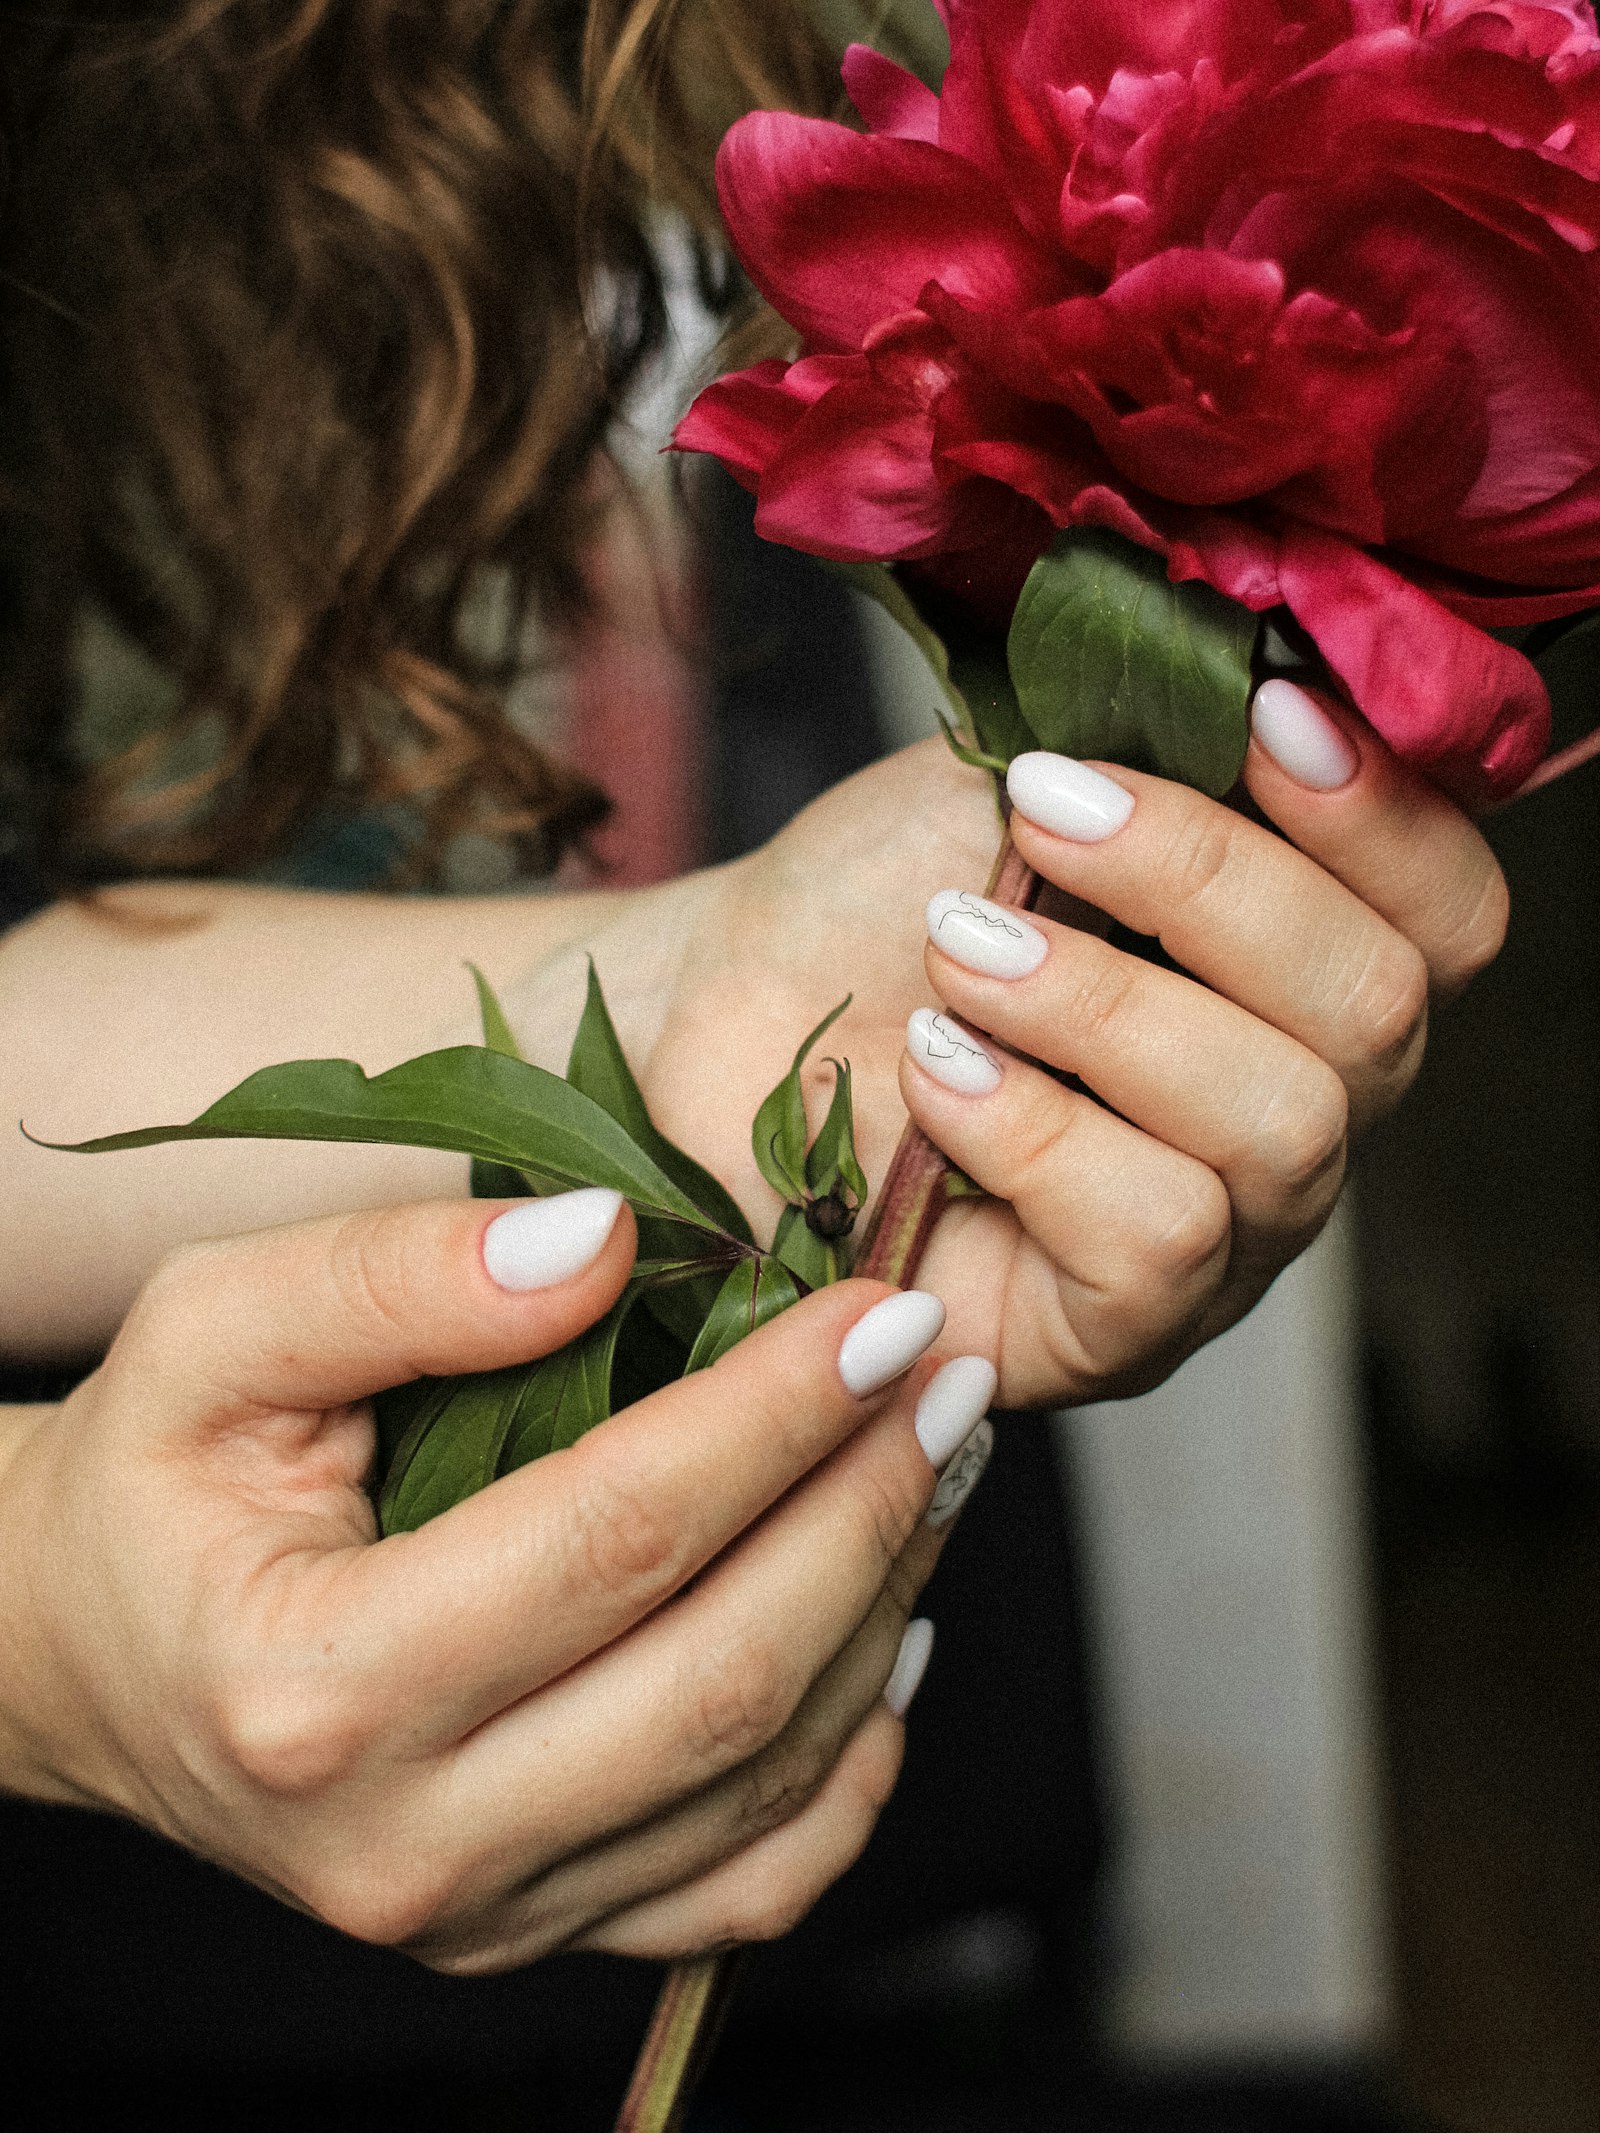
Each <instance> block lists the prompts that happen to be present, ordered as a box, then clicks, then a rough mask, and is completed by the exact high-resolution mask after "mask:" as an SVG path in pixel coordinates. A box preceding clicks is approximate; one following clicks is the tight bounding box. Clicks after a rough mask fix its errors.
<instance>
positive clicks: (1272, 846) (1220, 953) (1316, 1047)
mask: <svg viewBox="0 0 1600 2133" xmlns="http://www.w3.org/2000/svg"><path fill="white" fill-rule="evenodd" d="M1010 788H1011V792H1012V798H1013V801H1014V803H1015V804H1014V811H1013V815H1012V824H1011V827H1012V835H1013V837H1014V838H1015V840H1016V845H1017V849H1018V851H1019V852H1020V853H1021V855H1022V857H1023V858H1024V859H1026V860H1027V862H1028V864H1029V865H1030V866H1032V867H1033V868H1035V870H1036V871H1037V872H1039V873H1040V874H1042V875H1043V876H1044V878H1045V880H1047V881H1049V882H1052V883H1054V884H1055V886H1056V887H1058V888H1061V889H1064V890H1066V891H1067V892H1068V893H1069V894H1070V895H1073V896H1079V897H1082V898H1084V899H1085V900H1086V901H1087V902H1089V903H1091V904H1093V905H1094V906H1095V907H1096V909H1098V910H1101V911H1104V912H1106V913H1107V914H1108V915H1109V916H1110V917H1112V918H1115V919H1118V920H1120V922H1121V923H1122V924H1123V925H1125V926H1128V927H1131V928H1132V930H1133V931H1134V932H1135V933H1140V934H1145V935H1150V936H1153V937H1154V938H1156V939H1157V940H1159V941H1160V942H1161V945H1162V946H1163V947H1164V948H1165V949H1166V951H1167V953H1168V954H1169V955H1170V956H1171V957H1172V958H1173V960H1174V961H1175V962H1177V963H1180V964H1182V966H1183V968H1184V969H1185V970H1188V971H1192V972H1193V973H1194V975H1195V976H1196V977H1197V978H1200V979H1201V980H1203V981H1204V983H1205V984H1207V985H1209V986H1211V987H1213V988H1214V989H1215V990H1216V991H1218V992H1220V993H1223V994H1225V995H1226V996H1227V997H1228V998H1229V999H1231V1000H1233V1001H1235V1002H1236V1003H1237V1004H1238V1005H1239V1006H1240V1007H1243V1008H1246V1009H1247V1010H1248V1011H1249V1012H1250V1013H1251V1014H1253V1015H1256V1016H1258V1017H1259V1018H1260V1019H1261V1020H1262V1021H1264V1022H1268V1023H1271V1024H1272V1025H1273V1026H1274V1027H1275V1028H1277V1029H1280V1030H1282V1031H1283V1032H1285V1034H1286V1035H1288V1036H1291V1037H1294V1038H1296V1039H1298V1041H1299V1042H1300V1043H1301V1044H1303V1045H1306V1046H1307V1047H1308V1048H1309V1049H1310V1050H1312V1051H1313V1052H1315V1053H1316V1054H1317V1055H1318V1057H1319V1058H1322V1059H1325V1060H1326V1061H1327V1062H1328V1063H1329V1065H1330V1066H1332V1067H1333V1068H1334V1070H1335V1072H1336V1073H1337V1074H1338V1075H1339V1077H1340V1079H1341V1080H1342V1081H1343V1082H1344V1084H1345V1087H1346V1088H1347V1089H1348V1091H1349V1093H1350V1099H1351V1109H1352V1113H1353V1115H1354V1116H1355V1118H1356V1119H1357V1121H1358V1122H1359V1121H1362V1120H1364V1119H1366V1118H1367V1117H1368V1116H1370V1115H1372V1114H1374V1113H1375V1112H1377V1111H1380V1110H1383V1109H1386V1108H1387V1107H1388V1105H1389V1104H1390V1103H1392V1102H1393V1100H1394V1098H1395V1096H1396V1095H1398V1093H1399V1091H1400V1089H1402V1088H1403V1087H1404V1086H1405V1085H1406V1084H1407V1082H1408V1081H1409V1080H1410V1078H1411V1076H1412V1074H1413V1073H1414V1072H1415V1070H1416V1063H1417V1059H1418V1057H1419V1055H1420V1052H1421V1047H1422V1041H1423V1036H1424V1033H1425V1028H1426V1011H1427V999H1428V971H1427V965H1426V963H1425V962H1424V961H1423V958H1422V956H1421V954H1420V953H1419V951H1418V950H1417V949H1416V948H1415V947H1414V946H1413V944H1412V943H1411V942H1410V941H1409V940H1407V939H1406V937H1405V935H1404V934H1402V933H1400V932H1399V931H1398V930H1397V929H1396V928H1395V927H1394V926H1392V925H1390V924H1389V923H1388V921H1387V920H1385V919H1382V918H1380V917H1379V916H1378V914H1377V913H1376V912H1375V911H1373V910H1371V909H1369V908H1368V906H1367V905H1366V904H1364V903H1363V902H1362V901H1361V899H1360V897H1358V896H1357V895H1355V894H1354V893H1353V892H1352V891H1351V890H1349V889H1347V888H1346V887H1345V886H1344V885H1343V883H1342V882H1338V881H1335V880H1334V879H1333V877H1332V876H1331V875H1330V874H1327V873H1325V872H1324V871H1323V869H1322V868H1321V867H1319V866H1318V865H1317V864H1316V862H1315V861H1314V860H1311V859H1308V858H1307V857H1306V856H1305V854H1304V853H1302V852H1298V851H1296V850H1295V848H1294V847H1293V845H1291V844H1288V843H1286V842H1285V841H1284V839H1283V838H1281V837H1279V836H1277V835H1275V834H1274V833H1273V832H1272V831H1271V830H1268V829H1264V828H1262V827H1261V825H1260V824H1259V823H1255V822H1250V821H1247V820H1246V819H1245V818H1244V817H1243V816H1242V815H1238V814H1235V813H1234V812H1233V810H1232V809H1231V808H1227V807H1224V806H1223V805H1222V804H1221V803H1220V802H1218V801H1215V800H1208V799H1207V798H1206V797H1205V796H1204V794H1202V793H1197V792H1193V791H1191V790H1190V789H1189V788H1188V787H1187V786H1183V785H1177V784H1173V783H1172V782H1171V781H1169V780H1167V779H1164V778H1154V777H1146V776H1144V775H1142V774H1141V773H1139V772H1138V771H1132V770H1123V769H1118V771H1117V773H1116V776H1115V777H1114V778H1113V777H1109V776H1107V775H1106V774H1105V772H1103V771H1102V770H1100V769H1099V768H1098V767H1097V766H1094V765H1091V764H1087V763H1078V762H1075V761H1074V760H1072V758H1070V757H1067V756H1052V755H1047V754H1044V753H1038V754H1034V755H1028V756H1020V757H1018V759H1017V761H1016V762H1015V763H1014V764H1013V765H1012V767H1011V777H1010ZM1091 802H1093V803H1094V804H1093V805H1090V804H1089V803H1091Z"/></svg>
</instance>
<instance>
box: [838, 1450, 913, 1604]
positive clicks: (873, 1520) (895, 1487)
mask: <svg viewBox="0 0 1600 2133" xmlns="http://www.w3.org/2000/svg"><path fill="white" fill-rule="evenodd" d="M909 1464H910V1462H909V1460H905V1461H902V1460H898V1459H897V1460H896V1462H895V1463H894V1465H893V1466H882V1465H878V1464H874V1465H871V1466H868V1467H866V1469H865V1471H864V1472H863V1473H861V1474H860V1475H859V1476H858V1477H857V1479H856V1486H855V1491H854V1516H855V1520H856V1528H857V1547H858V1550H859V1552H860V1554H861V1555H862V1556H864V1557H865V1558H866V1561H867V1563H868V1565H869V1567H870V1569H871V1571H872V1573H873V1574H874V1575H875V1576H876V1577H878V1578H879V1579H880V1581H881V1579H883V1578H885V1577H887V1576H888V1574H889V1572H890V1571H891V1570H892V1569H893V1567H894V1564H895V1561H896V1559H897V1558H898V1556H899V1554H900V1551H901V1549H902V1548H904V1546H905V1544H906V1542H907V1541H908V1540H909V1539H910V1538H911V1536H912V1534H913V1533H915V1531H916V1530H917V1527H918V1525H919V1523H920V1522H921V1519H922V1516H923V1513H924V1512H925V1511H926V1509H927V1502H926V1492H925V1490H924V1488H923V1487H922V1486H921V1485H920V1484H919V1483H918V1482H917V1481H916V1480H915V1479H914V1477H913V1476H912V1474H911V1473H910V1472H909V1471H907V1469H908V1467H909ZM925 1471H926V1468H924V1472H925Z"/></svg>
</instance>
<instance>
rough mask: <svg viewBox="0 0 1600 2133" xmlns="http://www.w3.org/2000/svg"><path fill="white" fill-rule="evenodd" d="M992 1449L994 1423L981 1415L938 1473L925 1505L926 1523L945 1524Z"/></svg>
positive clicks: (977, 1478)
mask: <svg viewBox="0 0 1600 2133" xmlns="http://www.w3.org/2000/svg"><path fill="white" fill-rule="evenodd" d="M993 1450H994V1424H993V1423H992V1422H991V1421H989V1420H988V1418H987V1417H985V1419H984V1420H983V1421H982V1422H980V1423H979V1424H978V1426H977V1428H976V1429H975V1430H974V1431H973V1432H972V1435H971V1436H970V1437H969V1438H968V1439H967V1441H966V1443H965V1444H963V1445H962V1447H961V1449H960V1451H958V1452H957V1453H956V1455H955V1457H954V1458H953V1459H952V1460H951V1462H950V1464H949V1465H948V1466H947V1467H946V1468H945V1470H944V1472H943V1473H942V1474H941V1475H940V1476H939V1486H938V1487H937V1488H936V1489H935V1490H934V1492H933V1501H932V1503H931V1504H929V1506H928V1516H927V1521H926V1523H927V1524H928V1525H930V1526H935V1527H937V1526H947V1525H949V1523H950V1521H951V1519H952V1518H954V1517H955V1515H956V1513H957V1512H958V1511H959V1510H960V1509H961V1506H962V1505H963V1504H964V1503H965V1502H966V1500H967V1498H968V1497H969V1496H970V1495H971V1494H972V1492H973V1490H974V1489H975V1488H976V1487H977V1486H978V1483H979V1482H980V1481H981V1480H982V1479H983V1470H984V1468H985V1467H986V1466H987V1465H988V1464H989V1454H990V1453H991V1452H992V1451H993Z"/></svg>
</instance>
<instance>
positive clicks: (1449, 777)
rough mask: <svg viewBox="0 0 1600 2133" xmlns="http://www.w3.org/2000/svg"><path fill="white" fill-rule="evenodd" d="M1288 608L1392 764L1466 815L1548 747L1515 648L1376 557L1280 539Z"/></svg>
mask: <svg viewBox="0 0 1600 2133" xmlns="http://www.w3.org/2000/svg"><path fill="white" fill-rule="evenodd" d="M1278 577H1279V582H1280V584H1281V585H1282V588H1283V597H1284V599H1285V601H1286V602H1287V604H1288V606H1289V609H1290V611H1291V612H1292V613H1293V615H1294V617H1295V619H1296V621H1298V622H1299V623H1300V624H1301V626H1302V628H1304V629H1305V630H1306V631H1307V632H1308V633H1309V634H1310V635H1311V637H1312V638H1313V639H1314V640H1315V642H1316V645H1317V649H1318V650H1319V651H1320V652H1321V654H1322V656H1323V658H1324V659H1326V661H1327V662H1328V665H1329V667H1330V668H1331V669H1332V671H1333V672H1334V673H1335V674H1336V675H1337V676H1338V677H1339V679H1340V681H1342V682H1343V683H1344V686H1345V687H1346V688H1347V689H1348V690H1349V692H1350V695H1351V698H1352V700H1353V702H1354V703H1355V705H1356V707H1357V709H1358V710H1359V711H1360V712H1361V713H1362V715H1363V717H1365V718H1367V719H1369V720H1370V721H1371V723H1372V724H1373V726H1375V727H1376V729H1377V730H1378V732H1379V733H1381V734H1382V736H1383V738H1384V739H1385V740H1386V741H1387V742H1388V743H1389V745H1390V747H1392V748H1393V749H1394V751H1395V753H1396V754H1397V755H1400V756H1402V757H1403V758H1404V759H1405V760H1406V761H1407V762H1408V763H1411V764H1412V765H1414V766H1415V768H1417V769H1418V770H1420V771H1422V772H1424V773H1425V774H1426V775H1427V776H1428V777H1429V778H1431V779H1432V780H1433V782H1434V783H1435V784H1436V785H1440V786H1442V787H1443V788H1444V790H1445V791H1446V792H1449V793H1451V794H1453V795H1454V796H1455V798H1457V799H1458V800H1460V801H1461V802H1462V804H1463V805H1465V806H1467V807H1473V808H1478V807H1483V806H1486V805H1487V804H1488V803H1489V802H1491V801H1493V800H1496V799H1499V798H1503V797H1505V796H1506V795H1508V794H1510V793H1513V792H1515V791H1516V789H1517V787H1518V786H1519V785H1521V784H1522V782H1523V781H1524V779H1525V778H1526V777H1527V776H1528V775H1529V773H1530V772H1531V771H1532V770H1533V768H1534V766H1535V765H1536V764H1537V763H1538V761H1539V759H1540V757H1541V756H1543V754H1544V752H1545V750H1546V748H1547V747H1548V746H1549V739H1550V699H1549V697H1548V695H1547V694H1546V692H1545V686H1544V683H1543V682H1542V681H1541V680H1540V678H1539V675H1538V672H1537V671H1536V669H1535V668H1534V667H1533V666H1532V665H1531V664H1530V662H1529V661H1528V660H1526V659H1524V658H1523V656H1522V654H1521V653H1520V652H1517V651H1513V650H1512V649H1511V647H1510V646H1509V645H1505V644H1500V643H1498V642H1497V641H1496V640H1495V639H1494V638H1493V637H1488V636H1485V634H1484V633H1483V631H1482V630H1479V629H1474V628H1473V627H1472V625H1471V624H1470V623H1467V622H1463V621H1461V620H1460V619H1459V618H1458V617H1457V616H1455V615H1452V614H1451V613H1449V612H1448V610H1447V609H1445V608H1444V607H1442V606H1441V605H1440V604H1439V602H1438V601H1437V600H1434V599H1432V598H1430V597H1429V595H1428V594H1427V593H1425V592H1424V591H1422V590H1421V588H1420V587H1419V586H1416V585H1413V584H1411V583H1409V582H1408V580H1406V579H1405V578H1402V577H1400V576H1399V575H1398V574H1397V573H1396V572H1395V571H1392V570H1390V569H1389V568H1388V567H1387V566H1386V565H1385V564H1383V563H1381V562H1379V561H1378V560H1377V558H1376V557H1375V556H1371V555H1367V554H1366V553H1364V552H1363V551H1362V550H1361V549H1359V548H1353V547H1351V546H1350V545H1349V544H1348V543H1346V542H1343V541H1339V540H1335V539H1333V538H1332V537H1330V536H1329V535H1327V534H1324V533H1320V532H1316V531H1313V530H1312V529H1310V528H1307V527H1296V526H1290V527H1286V528H1285V529H1284V532H1283V535H1282V538H1281V542H1280V546H1279V552H1278Z"/></svg>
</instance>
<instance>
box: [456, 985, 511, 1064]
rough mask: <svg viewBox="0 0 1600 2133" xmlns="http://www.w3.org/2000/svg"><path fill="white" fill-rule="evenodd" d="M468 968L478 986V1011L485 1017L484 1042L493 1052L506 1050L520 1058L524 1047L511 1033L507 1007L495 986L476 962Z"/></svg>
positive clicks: (509, 1056) (509, 1057) (508, 1056)
mask: <svg viewBox="0 0 1600 2133" xmlns="http://www.w3.org/2000/svg"><path fill="white" fill-rule="evenodd" d="M467 968H468V969H469V970H470V971H471V972H472V982H473V984H474V985H476V986H477V988H478V1013H479V1015H480V1016H481V1017H482V1019H483V1041H484V1043H485V1044H486V1045H487V1046H488V1047H489V1049H490V1051H491V1052H504V1053H505V1055H506V1057H507V1058H508V1059H520V1058H521V1057H522V1047H521V1046H520V1045H519V1044H518V1043H517V1040H516V1038H515V1037H514V1036H513V1035H512V1033H511V1024H510V1023H509V1022H508V1021H507V1020H506V1016H505V1009H504V1008H503V1007H502V1006H501V1005H500V1002H499V1001H498V1000H497V999H496V998H495V994H494V987H493V986H492V985H491V984H490V983H489V980H488V979H487V978H486V977H485V976H484V974H483V972H482V971H481V970H480V969H479V968H478V966H477V964H476V963H469V964H468V965H467Z"/></svg>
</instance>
